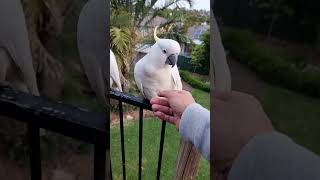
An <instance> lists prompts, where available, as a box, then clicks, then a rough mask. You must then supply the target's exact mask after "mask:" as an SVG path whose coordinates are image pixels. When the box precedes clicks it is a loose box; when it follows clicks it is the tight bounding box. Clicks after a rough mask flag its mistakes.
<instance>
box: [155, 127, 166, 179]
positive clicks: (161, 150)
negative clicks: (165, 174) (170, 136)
mask: <svg viewBox="0 0 320 180" xmlns="http://www.w3.org/2000/svg"><path fill="white" fill-rule="evenodd" d="M165 132H166V121H162V126H161V137H160V149H159V159H158V169H157V180H159V179H160V172H161V162H162V154H163V144H164V135H165Z"/></svg>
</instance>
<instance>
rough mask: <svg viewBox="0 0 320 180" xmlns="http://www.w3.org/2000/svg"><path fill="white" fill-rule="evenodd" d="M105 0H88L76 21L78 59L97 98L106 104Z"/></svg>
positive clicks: (107, 81)
mask: <svg viewBox="0 0 320 180" xmlns="http://www.w3.org/2000/svg"><path fill="white" fill-rule="evenodd" d="M106 3H107V1H102V0H90V1H88V2H87V4H86V5H85V6H84V7H83V9H82V11H81V13H80V17H79V22H78V48H79V54H80V60H81V62H82V65H83V67H84V70H85V73H86V75H87V77H88V80H89V83H90V85H91V88H92V90H93V91H94V92H95V93H96V95H97V97H98V100H99V101H100V102H102V103H104V104H105V105H106V104H108V102H107V99H106V91H107V90H108V89H109V87H110V83H109V81H110V78H109V76H110V74H109V72H108V71H109V67H108V61H106V60H107V59H108V55H107V54H108V53H107V51H106V49H108V47H107V43H106V38H107V36H108V34H107V31H106V28H107V27H108V26H107V23H106V22H107V21H106V20H107V19H108V17H107V12H106V7H107V4H106Z"/></svg>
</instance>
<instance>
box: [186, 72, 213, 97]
mask: <svg viewBox="0 0 320 180" xmlns="http://www.w3.org/2000/svg"><path fill="white" fill-rule="evenodd" d="M180 76H181V78H182V79H183V80H184V81H185V82H187V83H188V84H190V85H191V86H192V87H194V88H197V89H201V90H203V91H206V92H210V85H209V84H206V83H203V82H201V81H200V80H198V79H196V78H195V77H193V76H192V74H191V73H190V72H188V71H184V70H180Z"/></svg>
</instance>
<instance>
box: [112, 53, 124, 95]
mask: <svg viewBox="0 0 320 180" xmlns="http://www.w3.org/2000/svg"><path fill="white" fill-rule="evenodd" d="M113 84H115V85H116V86H117V88H116V89H117V90H118V91H121V92H122V87H121V81H120V73H119V68H118V64H117V60H116V57H115V55H114V54H113V52H112V50H111V49H110V88H112V86H113Z"/></svg>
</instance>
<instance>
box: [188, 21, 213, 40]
mask: <svg viewBox="0 0 320 180" xmlns="http://www.w3.org/2000/svg"><path fill="white" fill-rule="evenodd" d="M209 28H210V26H209V25H207V24H201V25H198V26H192V27H190V28H189V29H188V37H189V38H190V39H191V40H192V41H193V42H194V43H196V44H198V43H199V37H200V35H201V34H202V33H204V32H205V31H206V30H208V29H209ZM200 42H201V41H200ZM200 44H201V43H200Z"/></svg>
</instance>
